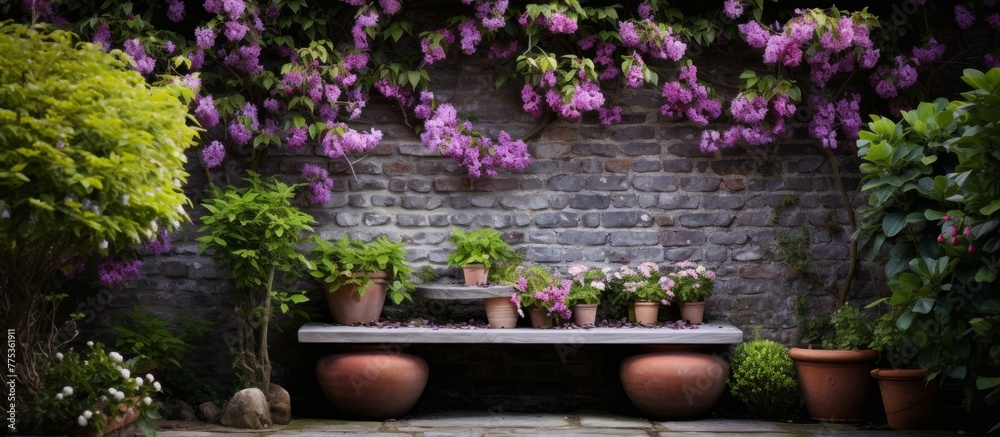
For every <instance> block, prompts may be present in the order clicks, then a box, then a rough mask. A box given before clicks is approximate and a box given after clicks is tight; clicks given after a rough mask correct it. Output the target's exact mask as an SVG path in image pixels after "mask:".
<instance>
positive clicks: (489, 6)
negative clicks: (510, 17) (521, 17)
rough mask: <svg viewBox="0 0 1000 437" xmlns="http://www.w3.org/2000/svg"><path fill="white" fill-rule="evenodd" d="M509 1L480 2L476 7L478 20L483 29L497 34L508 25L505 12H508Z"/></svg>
mask: <svg viewBox="0 0 1000 437" xmlns="http://www.w3.org/2000/svg"><path fill="white" fill-rule="evenodd" d="M507 3H508V0H497V1H480V2H479V4H477V5H476V18H478V19H479V23H480V24H482V26H483V28H484V29H486V30H488V31H490V32H495V31H497V30H500V29H502V28H503V27H504V26H505V25H507V20H506V19H505V18H504V12H506V11H507Z"/></svg>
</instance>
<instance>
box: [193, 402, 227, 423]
mask: <svg viewBox="0 0 1000 437" xmlns="http://www.w3.org/2000/svg"><path fill="white" fill-rule="evenodd" d="M198 413H199V415H200V416H201V421H202V422H206V423H218V422H219V417H221V416H222V410H220V409H219V406H218V405H215V402H205V403H203V404H201V405H199V406H198Z"/></svg>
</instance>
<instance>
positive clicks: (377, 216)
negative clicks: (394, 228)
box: [364, 212, 392, 226]
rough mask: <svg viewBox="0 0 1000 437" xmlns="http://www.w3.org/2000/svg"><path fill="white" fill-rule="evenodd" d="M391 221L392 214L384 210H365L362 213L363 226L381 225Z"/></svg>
mask: <svg viewBox="0 0 1000 437" xmlns="http://www.w3.org/2000/svg"><path fill="white" fill-rule="evenodd" d="M391 221H392V216H390V215H389V214H386V213H384V212H366V213H365V215H364V222H365V226H382V225H386V224H389V222H391Z"/></svg>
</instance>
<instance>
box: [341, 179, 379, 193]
mask: <svg viewBox="0 0 1000 437" xmlns="http://www.w3.org/2000/svg"><path fill="white" fill-rule="evenodd" d="M348 186H349V187H350V188H351V191H365V190H384V189H386V188H388V187H389V183H388V181H386V180H385V179H369V178H360V179H357V180H354V179H352V180H351V181H350V183H349V184H348Z"/></svg>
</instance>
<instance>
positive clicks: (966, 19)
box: [955, 5, 976, 29]
mask: <svg viewBox="0 0 1000 437" xmlns="http://www.w3.org/2000/svg"><path fill="white" fill-rule="evenodd" d="M973 21H976V16H975V15H973V14H972V11H970V10H969V8H967V7H966V6H965V5H955V23H956V24H958V27H959V29H968V28H970V27H972V22H973Z"/></svg>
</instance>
